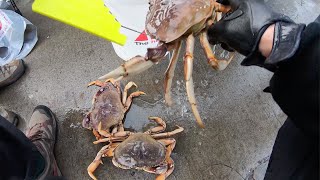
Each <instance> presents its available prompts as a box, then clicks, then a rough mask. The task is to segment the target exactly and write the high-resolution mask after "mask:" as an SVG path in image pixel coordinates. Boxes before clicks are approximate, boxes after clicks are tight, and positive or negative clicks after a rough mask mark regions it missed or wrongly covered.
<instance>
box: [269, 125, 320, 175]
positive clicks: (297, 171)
mask: <svg viewBox="0 0 320 180" xmlns="http://www.w3.org/2000/svg"><path fill="white" fill-rule="evenodd" d="M318 178H319V142H318V141H317V140H314V139H311V138H310V137H307V136H305V135H304V134H302V132H301V131H300V130H299V129H298V128H296V126H295V125H294V124H293V123H292V121H291V120H290V119H287V120H286V121H285V123H284V124H283V126H282V127H281V128H280V130H279V132H278V135H277V138H276V141H275V144H274V146H273V150H272V154H271V157H270V161H269V165H268V168H267V172H266V175H265V178H264V179H265V180H305V179H307V180H316V179H318Z"/></svg>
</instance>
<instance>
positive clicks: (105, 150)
mask: <svg viewBox="0 0 320 180" xmlns="http://www.w3.org/2000/svg"><path fill="white" fill-rule="evenodd" d="M118 145H119V143H112V144H108V145H106V146H103V147H102V148H101V149H100V151H99V152H98V153H97V155H96V157H95V158H94V160H93V162H92V163H91V164H90V165H89V166H88V168H87V171H88V174H89V176H90V177H91V178H92V179H94V180H97V178H96V177H95V175H94V174H93V173H94V171H95V170H96V169H97V168H98V166H99V165H100V164H103V163H102V161H101V158H102V157H112V156H113V151H114V149H115V148H116V147H117V146H118Z"/></svg>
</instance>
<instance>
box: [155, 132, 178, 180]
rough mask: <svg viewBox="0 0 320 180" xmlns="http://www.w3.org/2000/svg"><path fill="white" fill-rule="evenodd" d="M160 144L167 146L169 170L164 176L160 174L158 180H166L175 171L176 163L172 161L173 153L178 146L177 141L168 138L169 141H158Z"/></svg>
mask: <svg viewBox="0 0 320 180" xmlns="http://www.w3.org/2000/svg"><path fill="white" fill-rule="evenodd" d="M158 141H159V142H160V143H162V144H164V145H165V146H167V148H166V150H167V151H166V162H167V164H168V170H167V171H166V172H165V173H164V174H160V175H158V176H157V178H156V180H164V179H166V178H167V177H168V176H169V175H170V174H171V173H172V172H173V170H174V162H173V160H172V159H171V157H170V156H171V153H172V151H173V149H174V147H175V146H176V140H175V139H173V138H168V139H160V140H158Z"/></svg>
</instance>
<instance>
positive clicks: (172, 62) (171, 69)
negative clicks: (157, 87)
mask: <svg viewBox="0 0 320 180" xmlns="http://www.w3.org/2000/svg"><path fill="white" fill-rule="evenodd" d="M180 50H181V41H178V42H177V43H175V45H174V49H173V55H172V57H171V59H170V64H169V66H168V69H167V71H166V77H165V79H164V90H165V95H164V97H165V101H166V103H167V104H168V105H169V106H171V105H172V99H171V86H172V78H173V76H174V70H175V69H176V65H177V62H178V57H179V53H180Z"/></svg>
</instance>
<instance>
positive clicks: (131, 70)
mask: <svg viewBox="0 0 320 180" xmlns="http://www.w3.org/2000/svg"><path fill="white" fill-rule="evenodd" d="M153 64H154V62H152V61H150V60H147V59H146V58H145V57H142V56H136V57H134V58H132V59H130V60H128V61H127V62H125V63H123V64H122V65H121V66H120V67H118V68H117V69H115V70H113V71H111V72H109V73H108V74H106V75H104V76H101V77H99V79H100V80H102V79H109V78H115V79H121V78H124V77H127V76H129V75H130V76H132V75H135V74H138V73H140V72H143V71H145V70H147V69H149V68H150V67H151V66H152V65H153Z"/></svg>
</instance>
